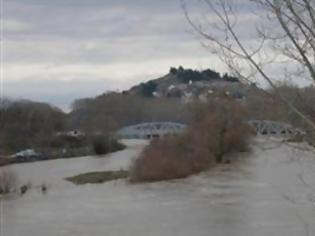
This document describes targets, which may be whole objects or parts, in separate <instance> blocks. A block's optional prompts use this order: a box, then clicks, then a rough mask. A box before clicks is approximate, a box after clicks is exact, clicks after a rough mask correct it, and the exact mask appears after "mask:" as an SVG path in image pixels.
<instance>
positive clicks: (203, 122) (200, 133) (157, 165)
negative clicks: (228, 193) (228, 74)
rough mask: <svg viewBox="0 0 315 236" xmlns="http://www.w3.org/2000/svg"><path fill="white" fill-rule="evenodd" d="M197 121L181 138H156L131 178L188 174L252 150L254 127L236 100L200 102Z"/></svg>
mask: <svg viewBox="0 0 315 236" xmlns="http://www.w3.org/2000/svg"><path fill="white" fill-rule="evenodd" d="M194 108H195V110H194V112H193V113H194V114H195V115H194V121H193V123H192V124H191V125H190V127H189V129H188V131H187V132H186V133H185V134H183V135H180V136H178V137H166V138H162V139H160V140H154V141H153V142H152V143H151V144H150V145H149V146H148V147H147V148H146V149H145V150H144V152H143V153H142V155H141V156H140V157H139V158H138V159H137V160H136V161H135V163H134V165H133V166H132V168H131V181H140V182H142V181H145V182H146V181H160V180H168V179H175V178H183V177H187V176H189V175H191V174H195V173H198V172H201V171H203V170H206V169H208V168H210V167H211V166H212V165H213V164H215V163H222V162H223V161H229V159H230V158H231V157H227V156H228V155H231V154H235V153H237V152H243V151H247V150H248V141H249V137H250V134H251V129H250V127H249V126H248V125H247V124H246V123H245V122H244V119H245V113H244V109H243V107H242V106H241V105H240V104H238V103H236V102H234V101H232V100H229V99H228V100H222V101H212V102H209V103H208V104H197V105H196V106H195V107H194Z"/></svg>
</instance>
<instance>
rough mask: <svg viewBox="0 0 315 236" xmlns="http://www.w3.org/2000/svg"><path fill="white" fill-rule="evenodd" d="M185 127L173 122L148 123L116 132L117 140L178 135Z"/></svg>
mask: <svg viewBox="0 0 315 236" xmlns="http://www.w3.org/2000/svg"><path fill="white" fill-rule="evenodd" d="M186 127H187V126H186V125H183V124H180V123H173V122H149V123H141V124H137V125H131V126H126V127H124V128H122V129H120V130H118V131H117V133H116V134H117V136H118V137H119V138H125V139H152V138H160V137H164V136H170V135H171V136H172V135H178V134H180V133H182V132H183V131H184V130H185V129H186Z"/></svg>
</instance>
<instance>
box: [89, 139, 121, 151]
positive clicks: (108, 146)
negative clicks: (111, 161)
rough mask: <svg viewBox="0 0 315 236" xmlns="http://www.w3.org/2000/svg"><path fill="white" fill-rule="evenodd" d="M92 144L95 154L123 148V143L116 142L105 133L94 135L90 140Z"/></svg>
mask: <svg viewBox="0 0 315 236" xmlns="http://www.w3.org/2000/svg"><path fill="white" fill-rule="evenodd" d="M92 146H93V149H94V152H95V154H97V155H103V154H107V153H111V152H115V151H120V150H123V149H124V148H125V145H123V144H122V143H120V142H118V141H117V140H116V139H114V138H112V137H110V136H106V135H99V136H96V137H94V138H93V140H92Z"/></svg>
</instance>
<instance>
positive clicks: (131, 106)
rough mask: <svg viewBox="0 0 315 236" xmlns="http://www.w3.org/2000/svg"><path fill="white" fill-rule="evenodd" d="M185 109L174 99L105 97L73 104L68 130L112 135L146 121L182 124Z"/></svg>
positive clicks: (124, 96)
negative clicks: (70, 126)
mask: <svg viewBox="0 0 315 236" xmlns="http://www.w3.org/2000/svg"><path fill="white" fill-rule="evenodd" d="M188 116H189V114H188V112H187V108H186V106H185V105H184V104H182V103H181V102H180V101H179V100H178V99H167V98H161V99H156V98H146V97H141V96H136V95H128V94H121V93H114V92H112V93H105V94H103V95H100V96H98V97H96V98H94V99H82V100H77V101H76V102H74V104H73V111H72V112H71V114H70V115H69V119H70V123H71V125H72V128H76V129H82V130H84V131H86V132H103V133H110V132H114V131H115V130H117V129H118V128H120V127H123V126H126V125H131V124H137V123H141V122H148V121H174V122H184V123H186V122H187V121H188V119H189V117H188Z"/></svg>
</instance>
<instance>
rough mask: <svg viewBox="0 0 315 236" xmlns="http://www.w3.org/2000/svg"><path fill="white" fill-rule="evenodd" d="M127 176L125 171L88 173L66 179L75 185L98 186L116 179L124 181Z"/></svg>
mask: <svg viewBox="0 0 315 236" xmlns="http://www.w3.org/2000/svg"><path fill="white" fill-rule="evenodd" d="M128 176H129V172H128V171H126V170H118V171H101V172H89V173H84V174H79V175H76V176H72V177H68V178H66V180H67V181H70V182H72V183H74V184H76V185H82V184H99V183H104V182H108V181H112V180H116V179H124V178H127V177H128Z"/></svg>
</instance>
